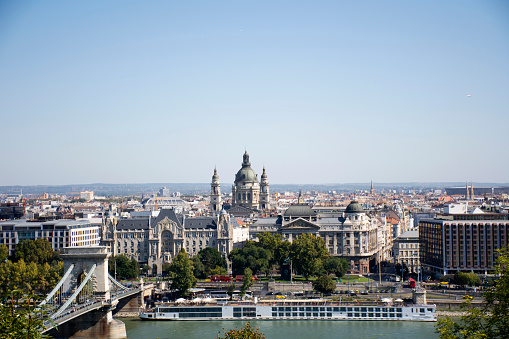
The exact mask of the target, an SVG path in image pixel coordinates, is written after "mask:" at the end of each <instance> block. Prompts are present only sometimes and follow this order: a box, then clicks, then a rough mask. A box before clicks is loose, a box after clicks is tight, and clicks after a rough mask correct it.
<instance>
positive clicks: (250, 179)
mask: <svg viewBox="0 0 509 339" xmlns="http://www.w3.org/2000/svg"><path fill="white" fill-rule="evenodd" d="M269 204H270V201H269V181H268V180H267V174H266V173H265V167H264V168H263V174H262V182H261V184H260V182H258V176H257V174H256V173H255V171H254V170H253V169H252V168H251V163H250V162H249V154H248V153H247V151H245V152H244V157H243V161H242V167H241V169H240V170H239V171H238V172H237V174H235V182H234V184H233V186H232V209H233V208H235V207H244V208H247V209H251V210H259V209H260V210H261V209H268V208H269Z"/></svg>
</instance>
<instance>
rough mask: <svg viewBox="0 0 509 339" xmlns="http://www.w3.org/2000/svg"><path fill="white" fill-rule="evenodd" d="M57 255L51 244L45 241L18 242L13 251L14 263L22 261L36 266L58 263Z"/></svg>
mask: <svg viewBox="0 0 509 339" xmlns="http://www.w3.org/2000/svg"><path fill="white" fill-rule="evenodd" d="M58 256H59V253H58V252H56V251H53V249H52V248H51V244H50V243H49V242H48V240H46V239H36V240H25V239H23V240H20V241H19V243H18V244H17V245H16V248H15V249H14V255H13V257H14V261H19V260H21V259H23V260H24V261H25V262H35V263H38V264H44V263H52V262H53V261H58Z"/></svg>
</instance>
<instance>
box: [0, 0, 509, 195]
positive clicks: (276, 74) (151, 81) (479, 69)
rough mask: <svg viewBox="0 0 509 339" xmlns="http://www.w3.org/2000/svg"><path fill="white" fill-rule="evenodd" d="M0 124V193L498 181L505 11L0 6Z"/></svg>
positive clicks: (503, 177) (504, 178)
mask: <svg viewBox="0 0 509 339" xmlns="http://www.w3.org/2000/svg"><path fill="white" fill-rule="evenodd" d="M467 95H471V96H467ZM0 118H1V120H0V121H1V128H0V142H1V145H2V151H1V159H2V160H1V162H0V185H33V184H80V183H97V182H103V183H143V182H209V181H210V180H211V176H212V174H213V169H214V166H217V169H218V172H219V176H220V180H221V181H222V182H233V180H234V174H235V172H236V171H237V170H238V169H239V168H240V164H241V162H242V154H243V152H244V149H245V148H247V150H248V152H249V154H250V156H251V163H252V167H253V169H254V170H255V171H256V172H257V173H258V176H260V175H261V171H262V166H263V165H265V166H266V169H267V174H268V178H269V181H270V182H271V183H277V184H287V183H288V184H289V183H294V184H298V183H351V182H369V181H370V180H373V181H375V182H406V181H466V180H468V181H471V180H472V181H474V182H509V171H508V168H509V156H508V155H507V152H508V150H507V149H508V146H509V133H508V126H509V2H508V1H503V0H499V1H495V0H493V1H491V0H482V1H481V0H479V1H469V0H457V1H443V0H437V1H435V0H427V1H408V0H400V1H391V0H386V1H379V0H377V1H353V0H352V1H338V0H335V1H316V0H315V1H296V0H293V1H274V0H271V1H240V0H237V1H126V0H122V1H2V2H0Z"/></svg>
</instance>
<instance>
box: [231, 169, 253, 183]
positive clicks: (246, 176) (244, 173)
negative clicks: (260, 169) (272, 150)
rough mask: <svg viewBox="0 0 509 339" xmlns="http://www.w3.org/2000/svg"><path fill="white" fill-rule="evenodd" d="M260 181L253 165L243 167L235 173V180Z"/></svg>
mask: <svg viewBox="0 0 509 339" xmlns="http://www.w3.org/2000/svg"><path fill="white" fill-rule="evenodd" d="M246 181H258V180H257V179H256V173H255V171H253V169H252V168H251V167H242V168H241V169H240V170H239V171H238V172H237V174H236V175H235V182H246Z"/></svg>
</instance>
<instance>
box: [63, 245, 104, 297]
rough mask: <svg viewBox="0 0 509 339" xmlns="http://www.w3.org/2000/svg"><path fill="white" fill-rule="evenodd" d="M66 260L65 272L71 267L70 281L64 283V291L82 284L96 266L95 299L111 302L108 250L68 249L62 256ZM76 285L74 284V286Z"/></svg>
mask: <svg viewBox="0 0 509 339" xmlns="http://www.w3.org/2000/svg"><path fill="white" fill-rule="evenodd" d="M60 256H61V257H62V259H63V260H64V272H67V270H68V269H69V267H70V266H71V265H74V268H73V270H72V271H71V277H70V279H67V280H66V281H65V282H64V290H66V291H67V290H70V289H71V288H73V286H72V285H74V284H77V285H79V284H80V283H81V280H83V277H84V276H85V274H86V272H90V271H91V270H92V268H93V266H94V265H95V269H94V271H93V275H92V280H93V284H94V298H96V299H102V300H109V299H110V284H109V279H108V258H109V256H110V253H108V248H107V247H103V246H96V247H67V248H66V249H65V254H61V255H60ZM73 283H74V284H73Z"/></svg>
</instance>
